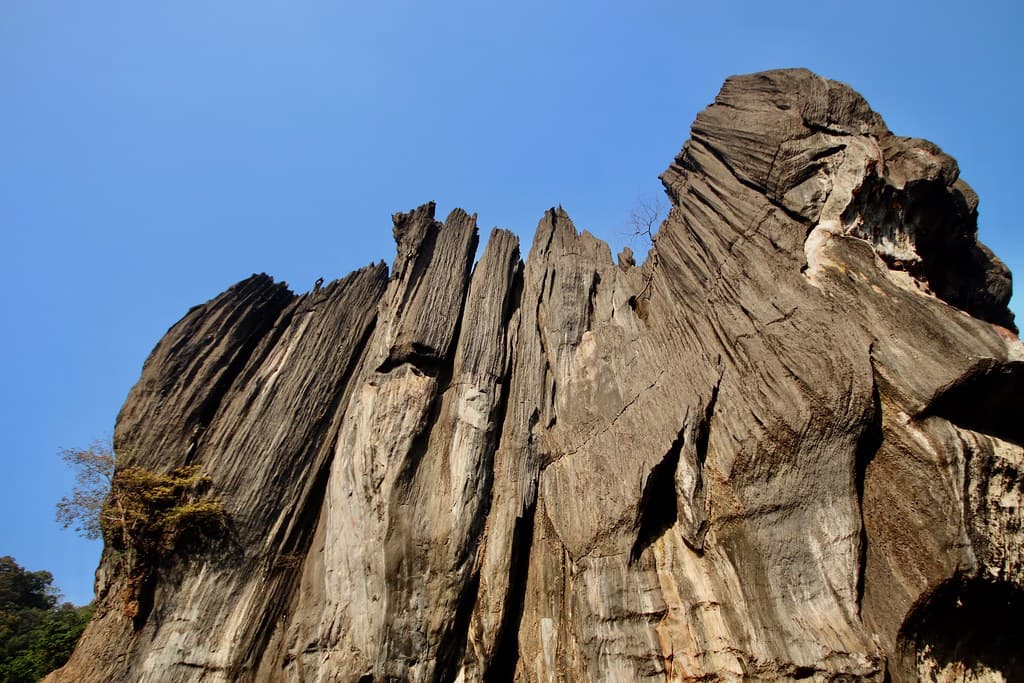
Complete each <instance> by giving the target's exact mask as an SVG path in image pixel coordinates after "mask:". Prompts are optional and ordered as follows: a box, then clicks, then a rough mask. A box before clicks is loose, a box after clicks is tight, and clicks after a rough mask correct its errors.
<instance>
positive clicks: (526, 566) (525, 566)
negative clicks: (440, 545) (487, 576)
mask: <svg viewBox="0 0 1024 683" xmlns="http://www.w3.org/2000/svg"><path fill="white" fill-rule="evenodd" d="M536 515H537V487H536V486H535V487H534V490H533V496H532V497H531V500H530V504H529V505H528V506H527V507H526V509H525V510H524V511H523V514H522V516H519V517H516V521H515V527H514V528H513V531H512V546H511V555H512V561H511V566H510V570H509V581H508V597H507V599H506V606H505V613H504V615H502V619H501V626H499V627H498V633H497V636H496V641H497V643H498V644H497V646H496V647H495V648H494V656H493V657H492V658H491V661H490V662H486V663H485V666H486V669H485V670H484V675H483V679H482V680H483V681H484V683H512V681H513V680H514V676H515V671H516V665H517V664H518V662H519V625H520V624H521V623H522V620H523V611H524V609H525V607H526V579H527V576H528V575H529V571H530V549H531V547H532V546H533V531H534V525H535V522H536Z"/></svg>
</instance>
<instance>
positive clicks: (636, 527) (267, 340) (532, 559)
mask: <svg viewBox="0 0 1024 683" xmlns="http://www.w3.org/2000/svg"><path fill="white" fill-rule="evenodd" d="M662 181H663V183H664V185H665V189H666V191H667V193H668V195H669V197H670V199H671V202H672V207H671V211H670V213H669V215H668V217H667V219H666V220H665V222H664V223H663V224H662V225H661V227H660V230H659V231H658V233H657V235H656V237H655V239H654V243H653V247H652V249H651V252H650V254H649V256H648V257H647V259H646V260H645V261H644V263H643V264H642V265H640V266H637V265H635V262H634V260H633V258H632V255H631V253H626V254H624V256H623V257H622V258H620V260H619V265H616V264H614V263H613V261H612V258H611V253H610V251H609V248H608V247H607V246H606V245H605V244H603V243H602V242H600V241H599V240H597V239H596V238H594V237H593V236H591V235H590V234H588V233H586V232H583V233H579V232H578V231H577V230H576V228H575V227H574V226H573V224H572V222H571V220H570V219H569V217H568V216H567V215H566V213H565V212H564V211H563V210H561V209H552V210H550V211H548V212H547V213H546V214H544V216H543V218H542V219H541V221H540V224H539V225H538V227H537V231H536V236H535V238H534V241H533V245H532V247H531V248H530V251H529V254H528V256H527V258H526V259H525V262H524V261H522V260H521V258H520V253H519V246H518V243H517V239H516V238H515V236H514V235H513V234H511V233H509V232H506V231H504V230H495V231H494V232H493V233H492V234H491V236H490V239H489V240H488V242H487V245H486V249H485V250H484V252H483V256H482V257H481V259H480V260H479V262H478V263H476V264H474V262H473V259H474V254H475V250H476V244H477V228H476V221H475V217H474V216H470V215H467V214H466V213H464V212H463V211H461V210H456V211H454V212H452V213H451V215H449V216H448V218H447V219H446V220H445V221H444V222H443V223H442V222H440V221H438V220H437V219H435V216H434V206H433V205H432V204H427V205H425V206H422V207H420V208H418V209H415V210H414V211H412V212H410V213H408V214H396V215H395V216H394V226H395V227H394V233H395V239H396V240H397V243H398V254H397V258H396V261H395V263H394V265H393V267H392V269H391V271H390V275H389V273H388V271H387V269H386V268H385V267H384V265H383V264H381V265H376V266H370V267H368V268H364V269H363V270H360V271H358V272H356V273H353V274H351V275H349V276H348V277H346V278H344V279H342V280H339V281H337V282H334V283H331V284H329V285H328V286H326V287H323V288H322V289H321V288H317V289H316V290H315V291H314V292H312V293H308V294H305V295H302V296H295V295H293V294H291V293H290V292H289V291H288V290H287V289H286V288H285V287H284V286H283V285H281V284H275V283H274V282H273V281H272V280H271V279H270V278H268V277H266V276H263V275H260V276H253V277H252V278H250V279H248V280H245V281H243V282H241V283H239V284H238V285H235V286H234V287H232V288H231V289H229V290H228V291H227V292H225V293H224V294H222V295H220V296H219V297H217V298H216V299H214V300H212V301H210V302H208V303H206V304H203V305H201V306H198V307H196V308H194V309H192V310H191V311H189V312H188V314H187V315H186V316H185V317H184V318H183V319H182V320H181V321H180V322H179V323H177V324H176V325H175V326H174V327H172V328H171V330H170V331H169V332H168V333H167V336H166V337H164V339H163V340H161V341H160V343H159V344H158V345H157V347H156V349H155V350H154V351H153V353H152V355H151V356H150V358H149V360H148V361H147V363H146V365H145V367H144V368H143V372H142V377H141V379H140V381H139V383H138V385H137V386H136V387H135V388H134V389H133V390H132V392H131V394H130V396H129V397H128V400H127V402H126V403H125V406H124V408H123V410H122V412H121V415H120V417H119V420H118V424H117V430H116V434H115V447H116V449H117V450H118V452H120V453H131V454H133V457H134V458H135V459H136V462H139V463H141V464H142V465H144V466H145V467H149V468H152V469H157V470H161V471H162V470H168V469H170V468H172V467H175V466H180V465H183V464H195V465H199V466H200V467H201V468H202V470H203V471H204V472H205V473H207V474H208V475H209V476H210V478H211V480H212V491H213V492H214V493H215V494H216V495H217V496H218V497H219V498H220V499H221V500H222V501H223V503H224V505H225V509H226V510H227V512H228V515H229V519H230V529H231V530H230V533H229V534H227V536H226V537H225V538H221V539H219V540H217V541H215V542H209V543H207V544H206V545H202V546H199V547H189V548H181V549H179V550H178V552H176V553H174V554H172V555H170V556H169V559H167V560H166V561H165V562H164V563H163V565H162V566H160V567H159V569H158V572H157V573H156V575H155V577H154V578H153V579H152V580H151V581H149V582H148V584H147V585H146V586H144V587H143V588H144V595H143V596H142V597H143V598H144V599H143V600H142V601H141V602H140V605H141V612H140V613H138V614H137V615H135V617H134V618H130V617H129V616H126V615H125V614H124V613H123V609H122V606H121V602H122V601H123V599H124V590H125V585H126V581H127V579H126V577H125V567H126V564H125V561H124V558H123V557H118V556H117V555H116V554H114V553H112V552H107V553H105V555H104V558H103V561H102V564H101V567H100V570H99V572H98V574H97V577H98V579H97V581H98V583H97V586H98V596H99V597H98V600H99V608H98V609H97V612H96V617H95V618H94V621H93V623H92V624H91V625H90V626H89V628H88V630H87V631H86V634H85V636H84V638H83V640H82V641H81V643H80V644H79V646H78V649H77V650H76V652H75V654H74V656H73V657H72V660H71V661H70V662H69V664H68V665H67V666H66V667H65V668H64V669H63V670H62V671H60V672H58V673H57V674H55V676H54V678H55V679H56V680H69V681H71V680H73V681H120V680H126V681H127V680H130V681H162V682H163V681H235V680H242V681H275V680H282V681H364V682H367V681H465V682H468V681H513V680H514V681H630V680H667V681H684V680H721V681H733V680H794V679H809V680H817V681H840V680H842V681H849V680H874V681H883V680H892V681H915V680H957V681H960V680H1005V681H1012V680H1024V654H1022V651H1021V648H1020V643H1021V642H1022V640H1021V638H1022V636H1024V617H1022V615H1024V609H1022V607H1024V592H1022V591H1024V552H1022V551H1024V548H1022V543H1024V531H1022V507H1021V506H1022V499H1024V449H1022V445H1024V427H1022V425H1024V419H1022V418H1024V401H1022V398H1024V396H1022V388H1024V345H1022V343H1021V341H1020V340H1019V339H1018V338H1017V336H1016V329H1015V328H1014V324H1013V319H1012V315H1011V313H1010V312H1009V310H1008V309H1007V302H1008V300H1009V296H1010V274H1009V272H1008V271H1007V269H1006V268H1005V266H1003V264H1002V263H1001V262H1000V261H999V260H998V259H997V258H996V257H995V256H993V255H992V253H991V252H990V251H989V250H988V249H986V248H985V247H984V246H983V245H982V244H980V243H979V242H978V241H977V239H976V221H977V204H978V199H977V197H976V196H975V194H974V192H973V191H972V190H971V189H970V187H968V185H967V184H966V183H965V182H963V181H962V180H960V179H959V177H958V169H957V165H956V162H955V161H954V160H953V159H951V158H950V157H948V156H946V155H945V154H943V153H942V151H941V150H940V149H939V148H938V147H936V146H935V145H933V144H931V143H929V142H925V141H923V140H918V139H913V138H904V137H898V136H896V135H893V134H892V133H890V132H889V131H888V129H887V128H886V126H885V124H884V123H883V121H882V119H881V117H880V116H879V115H878V114H876V113H874V112H873V111H872V110H871V109H870V108H869V107H868V105H867V103H866V102H865V101H864V99H863V98H861V97H860V96H859V95H858V94H857V93H855V92H854V91H853V90H851V89H850V88H849V87H847V86H845V85H843V84H840V83H836V82H833V81H828V80H826V79H824V78H821V77H819V76H816V75H814V74H812V73H810V72H807V71H804V70H786V71H772V72H766V73H760V74H753V75H748V76H740V77H735V78H730V79H729V80H728V81H726V83H725V85H724V87H723V88H722V91H721V92H720V93H719V95H718V97H717V98H716V100H715V102H714V103H713V104H712V105H710V106H709V107H708V108H707V109H706V110H705V111H703V112H702V113H701V114H700V115H699V116H698V117H697V120H696V122H695V123H694V124H693V128H692V137H691V139H690V140H689V141H688V142H687V143H686V144H685V146H684V147H683V149H682V151H681V152H680V153H679V155H678V156H677V157H676V158H675V161H674V162H673V163H672V164H671V166H670V167H669V168H668V170H667V171H666V172H665V173H664V174H663V176H662Z"/></svg>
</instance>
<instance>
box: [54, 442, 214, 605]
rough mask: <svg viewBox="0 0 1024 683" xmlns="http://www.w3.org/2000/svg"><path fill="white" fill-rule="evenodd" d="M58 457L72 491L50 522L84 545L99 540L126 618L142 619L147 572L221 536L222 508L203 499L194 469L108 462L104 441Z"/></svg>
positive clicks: (205, 482) (204, 484)
mask: <svg viewBox="0 0 1024 683" xmlns="http://www.w3.org/2000/svg"><path fill="white" fill-rule="evenodd" d="M60 455H61V457H62V458H63V459H64V460H65V462H67V463H68V465H69V466H71V467H72V468H73V469H75V479H76V486H75V488H74V490H73V492H72V495H71V496H70V497H67V496H66V497H64V498H63V499H62V500H61V501H60V502H59V503H57V520H58V521H59V522H61V524H63V525H64V527H65V528H70V527H74V528H75V530H76V531H77V532H78V533H79V534H81V535H82V536H85V537H86V538H99V537H101V536H102V537H103V540H104V541H105V542H106V546H107V549H108V550H110V551H113V552H114V553H116V557H117V558H118V561H119V562H120V563H121V567H122V570H123V572H124V576H125V578H126V584H125V588H124V594H123V597H124V613H125V615H126V616H130V617H132V618H138V617H140V616H141V615H142V614H143V613H144V612H145V609H143V607H142V604H141V603H142V602H143V601H144V598H145V597H146V595H147V594H148V593H149V591H150V589H151V587H152V582H153V579H154V578H155V571H156V569H157V567H159V566H160V564H161V562H163V560H165V559H166V558H167V557H168V556H169V555H170V554H171V553H172V552H174V551H175V550H179V549H181V548H183V547H185V546H187V545H189V544H191V543H194V542H197V541H202V540H205V539H212V538H216V537H218V536H220V535H222V534H223V532H224V531H225V530H226V529H227V513H225V511H224V504H223V503H222V502H221V501H220V500H218V499H217V498H215V497H212V496H210V495H209V493H208V492H209V488H210V485H211V481H210V478H209V477H208V476H206V475H205V474H203V473H202V472H201V471H200V469H199V467H197V466H195V465H188V466H183V467H177V468H175V469H173V470H171V471H169V472H166V473H159V472H154V471H152V470H148V469H146V468H144V467H141V466H139V465H137V464H135V463H134V462H133V460H132V458H131V457H130V456H120V457H117V456H115V454H114V451H113V449H112V448H111V446H110V445H109V441H106V442H104V441H97V442H95V443H94V444H92V446H90V447H89V448H86V449H65V450H63V451H61V454H60Z"/></svg>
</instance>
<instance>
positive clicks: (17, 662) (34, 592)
mask: <svg viewBox="0 0 1024 683" xmlns="http://www.w3.org/2000/svg"><path fill="white" fill-rule="evenodd" d="M59 600H60V593H59V592H58V591H57V590H56V589H55V588H54V587H53V575H52V574H50V572H47V571H36V572H30V571H27V570H26V569H24V568H23V567H21V566H20V565H19V564H18V563H17V562H15V560H14V558H13V557H10V556H6V557H0V681H2V682H3V683H22V682H26V683H31V682H33V681H38V680H39V679H40V678H42V677H43V676H45V675H46V674H48V673H49V672H51V671H53V670H54V669H56V668H58V667H61V666H63V665H64V663H65V662H66V661H67V660H68V657H70V656H71V651H72V650H73V649H74V648H75V643H77V642H78V637H79V636H80V635H81V634H82V631H83V630H84V629H85V625H86V624H87V623H88V622H89V618H90V617H91V616H92V606H91V605H87V606H85V607H75V606H74V605H72V604H71V603H70V602H65V603H63V604H60V605H58V601H59Z"/></svg>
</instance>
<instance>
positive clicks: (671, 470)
mask: <svg viewBox="0 0 1024 683" xmlns="http://www.w3.org/2000/svg"><path fill="white" fill-rule="evenodd" d="M686 430H687V425H685V424H684V425H683V426H682V428H681V429H680V430H679V433H678V434H677V435H676V438H675V440H674V441H673V442H672V445H671V446H669V449H668V451H667V452H666V453H665V457H663V458H662V459H661V462H659V463H658V464H657V465H655V466H654V467H653V468H651V471H650V473H649V474H648V475H647V481H646V482H645V483H644V490H643V493H642V494H641V496H640V505H639V508H638V510H637V526H638V527H639V528H638V530H637V535H636V541H634V542H633V547H632V548H631V549H630V551H629V564H633V563H635V562H636V561H637V560H639V559H640V556H641V555H643V552H644V551H645V550H647V548H648V547H650V545H651V544H652V543H654V542H655V541H656V540H658V539H659V538H661V535H662V534H664V533H665V532H666V531H668V530H669V529H671V528H672V525H673V524H675V523H676V520H677V519H678V518H679V500H678V499H677V497H676V468H677V467H678V466H679V456H680V454H681V453H682V450H683V444H685V442H686Z"/></svg>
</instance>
